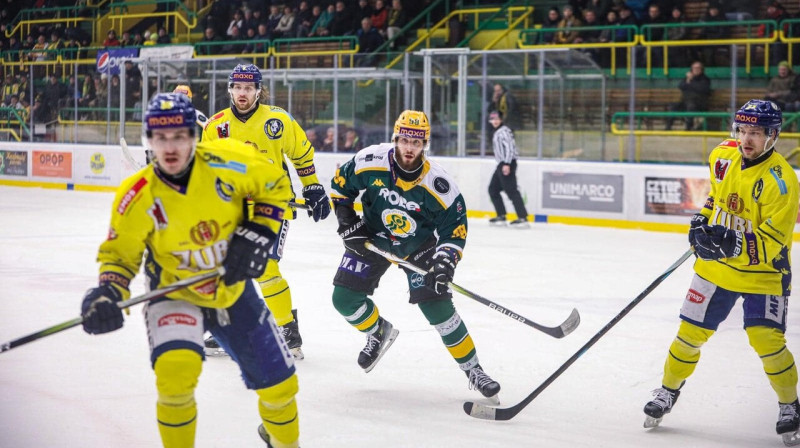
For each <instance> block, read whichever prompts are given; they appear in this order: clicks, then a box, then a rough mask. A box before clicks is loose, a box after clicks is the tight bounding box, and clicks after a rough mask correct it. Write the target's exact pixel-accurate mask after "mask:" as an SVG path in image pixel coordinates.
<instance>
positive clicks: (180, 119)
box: [144, 93, 195, 138]
mask: <svg viewBox="0 0 800 448" xmlns="http://www.w3.org/2000/svg"><path fill="white" fill-rule="evenodd" d="M194 122H195V111H194V106H192V102H191V101H190V100H189V97H187V96H186V95H184V94H182V93H159V94H157V95H156V96H154V97H153V99H152V100H151V101H150V104H148V105H147V111H146V112H145V114H144V128H145V132H146V133H147V137H148V138H149V137H152V136H153V130H154V129H175V128H189V131H190V132H191V133H192V135H194V126H195V123H194Z"/></svg>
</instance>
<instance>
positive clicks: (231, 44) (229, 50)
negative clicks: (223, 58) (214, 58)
mask: <svg viewBox="0 0 800 448" xmlns="http://www.w3.org/2000/svg"><path fill="white" fill-rule="evenodd" d="M231 32H232V33H233V34H231V36H230V39H229V40H228V42H227V43H226V44H225V45H223V46H222V54H240V53H241V52H242V51H244V47H245V44H243V43H240V42H241V41H243V40H245V39H244V36H242V33H241V31H240V30H239V27H238V26H234V27H233V29H231Z"/></svg>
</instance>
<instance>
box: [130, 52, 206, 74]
mask: <svg viewBox="0 0 800 448" xmlns="http://www.w3.org/2000/svg"><path fill="white" fill-rule="evenodd" d="M193 55H194V47H193V46H191V45H160V46H155V47H143V48H142V50H141V51H140V52H139V58H140V59H145V60H148V61H155V60H160V61H162V64H161V66H160V73H161V76H162V77H165V76H166V77H172V78H176V77H181V76H186V63H185V62H176V61H177V60H179V59H192V56H193ZM139 68H140V69H141V67H139Z"/></svg>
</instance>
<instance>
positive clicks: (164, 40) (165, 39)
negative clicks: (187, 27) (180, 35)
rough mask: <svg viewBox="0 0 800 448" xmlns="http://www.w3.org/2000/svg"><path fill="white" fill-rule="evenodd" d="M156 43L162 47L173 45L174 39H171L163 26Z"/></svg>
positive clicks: (159, 30)
mask: <svg viewBox="0 0 800 448" xmlns="http://www.w3.org/2000/svg"><path fill="white" fill-rule="evenodd" d="M156 43H157V44H161V45H163V44H171V43H172V38H171V37H169V34H167V29H166V28H164V27H163V26H162V27H161V28H159V29H158V37H157V38H156Z"/></svg>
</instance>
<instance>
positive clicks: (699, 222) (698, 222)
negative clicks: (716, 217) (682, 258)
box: [689, 213, 708, 247]
mask: <svg viewBox="0 0 800 448" xmlns="http://www.w3.org/2000/svg"><path fill="white" fill-rule="evenodd" d="M705 225H708V218H706V217H705V216H703V215H701V214H700V213H695V214H694V216H692V220H691V221H689V244H690V245H691V246H692V247H694V246H696V245H697V243H696V242H695V237H696V234H697V232H701V233H702V231H701V230H698V228H699V227H701V226H705Z"/></svg>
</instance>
